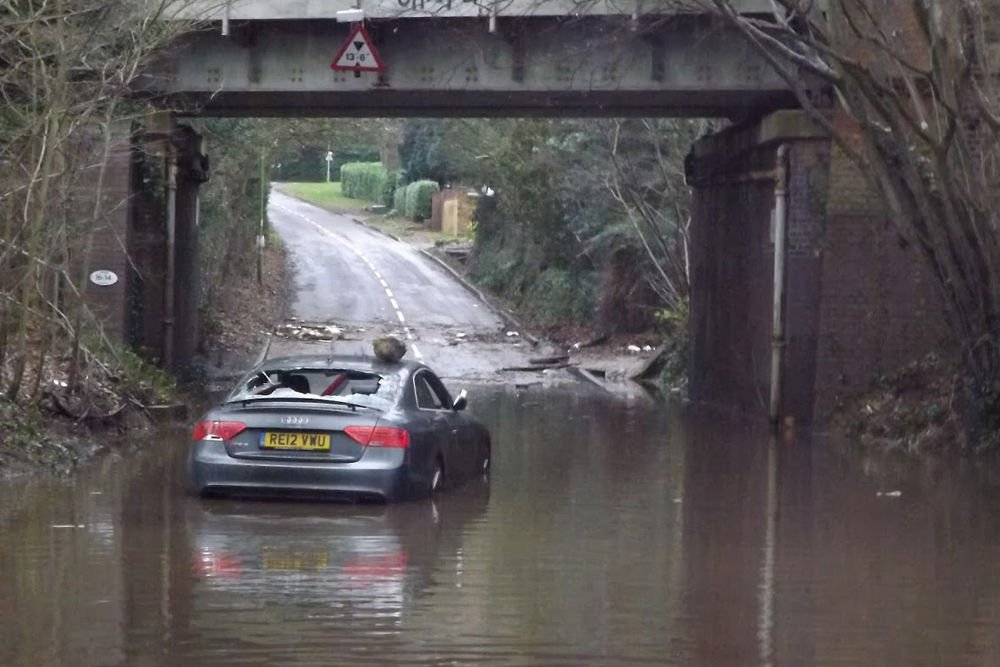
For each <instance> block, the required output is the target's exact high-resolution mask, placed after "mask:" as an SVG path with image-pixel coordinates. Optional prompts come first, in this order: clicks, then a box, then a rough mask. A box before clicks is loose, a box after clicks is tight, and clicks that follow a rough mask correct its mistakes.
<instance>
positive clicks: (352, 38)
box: [330, 23, 385, 72]
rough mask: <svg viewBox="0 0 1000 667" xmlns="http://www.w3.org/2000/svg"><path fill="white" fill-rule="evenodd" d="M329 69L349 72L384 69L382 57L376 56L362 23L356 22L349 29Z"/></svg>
mask: <svg viewBox="0 0 1000 667" xmlns="http://www.w3.org/2000/svg"><path fill="white" fill-rule="evenodd" d="M330 69H336V70H346V71H350V72H381V71H382V70H384V69H385V65H383V64H382V59H381V58H379V57H378V51H376V50H375V46H374V45H373V44H372V38H371V37H369V36H368V33H367V32H366V31H365V27H364V26H363V25H362V24H360V23H359V24H357V25H356V26H354V28H353V29H352V30H351V34H349V35H348V36H347V41H346V42H344V45H343V46H342V47H340V51H338V52H337V55H336V56H334V57H333V62H331V63H330Z"/></svg>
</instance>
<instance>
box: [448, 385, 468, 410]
mask: <svg viewBox="0 0 1000 667" xmlns="http://www.w3.org/2000/svg"><path fill="white" fill-rule="evenodd" d="M468 404H469V394H468V393H467V392H466V391H465V390H464V389H463V390H462V391H460V392H458V398H456V399H455V402H454V403H452V404H451V409H452V410H464V409H465V406H467V405H468Z"/></svg>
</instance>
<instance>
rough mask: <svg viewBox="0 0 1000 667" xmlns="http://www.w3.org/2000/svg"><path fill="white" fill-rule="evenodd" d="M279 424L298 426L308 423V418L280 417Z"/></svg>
mask: <svg viewBox="0 0 1000 667" xmlns="http://www.w3.org/2000/svg"><path fill="white" fill-rule="evenodd" d="M281 423H282V424H296V425H298V424H308V423H309V417H282V418H281Z"/></svg>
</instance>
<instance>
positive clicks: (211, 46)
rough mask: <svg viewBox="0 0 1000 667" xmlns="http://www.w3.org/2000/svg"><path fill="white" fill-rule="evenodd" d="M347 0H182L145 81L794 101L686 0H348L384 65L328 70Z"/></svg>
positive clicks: (704, 108) (345, 104) (522, 105)
mask: <svg viewBox="0 0 1000 667" xmlns="http://www.w3.org/2000/svg"><path fill="white" fill-rule="evenodd" d="M356 4H357V3H356V2H349V1H347V0H331V1H330V2H315V1H310V0H300V1H298V2H294V1H289V2H266V1H264V0H245V1H244V2H239V1H238V0H234V2H232V3H231V5H230V6H229V8H228V10H227V9H226V8H225V6H223V5H222V4H220V3H218V2H214V3H211V4H209V3H205V4H204V6H202V7H199V6H197V5H196V6H194V7H191V8H189V9H188V11H187V13H186V14H185V16H191V17H194V16H198V17H200V18H202V19H206V20H207V23H202V24H200V25H202V26H203V29H200V30H197V31H192V32H190V33H188V34H186V35H184V36H183V37H182V38H181V39H180V40H179V41H178V43H177V45H176V47H175V48H174V49H173V50H172V52H171V53H170V55H169V56H168V57H166V58H165V59H164V60H163V61H161V63H160V64H159V66H158V67H156V68H155V71H154V73H153V76H152V77H151V78H150V80H149V85H148V88H149V92H151V93H154V94H162V95H165V96H166V98H167V101H168V103H169V104H170V106H171V107H173V108H180V109H183V110H186V111H189V112H190V113H192V114H196V115H224V116H233V115H253V116H281V115H289V116H330V115H336V116H373V115H374V116H521V115H546V116H558V115H567V116H577V117H579V116H622V115H644V116H654V115H655V116H663V115H670V116H692V117H695V116H696V117H707V116H726V117H730V118H743V117H750V116H755V115H760V114H761V113H764V112H766V111H770V110H773V109H777V108H792V107H795V106H796V102H795V99H794V96H793V95H792V93H791V91H790V89H789V87H788V85H787V84H786V82H785V81H783V80H782V79H781V78H780V77H779V76H778V75H777V74H776V73H775V72H774V71H773V70H772V68H771V67H770V66H769V65H768V64H767V62H766V61H765V60H764V59H763V58H761V57H760V56H759V55H758V54H757V53H756V51H755V50H754V49H753V47H752V46H751V45H750V44H748V43H746V42H745V41H744V40H743V39H742V38H741V37H740V35H738V34H737V33H736V32H735V31H734V30H733V29H732V28H729V27H727V26H725V25H722V24H719V23H718V22H717V21H713V20H712V19H711V18H710V17H708V16H706V15H705V14H704V13H698V12H695V11H692V5H691V3H690V2H681V3H670V2H663V3H649V2H645V3H644V2H604V1H601V2H580V1H579V0H576V1H570V0H504V1H502V2H483V1H480V2H467V1H464V0H377V1H372V2H363V3H361V7H362V11H363V14H364V18H365V26H366V30H367V31H368V33H369V35H370V36H371V40H372V47H373V48H374V49H375V50H376V51H377V53H378V54H379V56H380V58H381V60H382V61H383V63H384V65H385V68H384V70H383V71H380V72H365V71H358V72H352V71H346V72H345V71H334V70H332V69H331V67H330V64H331V61H332V60H333V59H334V57H335V55H336V54H337V52H338V50H339V49H340V47H341V45H343V44H344V42H345V40H347V38H348V35H349V32H350V30H351V27H352V24H351V23H345V22H340V21H339V20H338V16H343V14H342V13H343V12H345V11H349V10H351V9H352V8H354V7H355V6H356ZM744 4H745V9H746V10H747V11H765V10H766V11H770V3H769V2H766V1H760V0H753V1H749V0H748V2H746V3H744ZM633 5H634V7H633ZM209 6H211V7H213V8H214V9H212V10H211V11H209V10H208V9H207V8H208V7H209ZM630 7H632V10H633V11H629V8H630ZM651 7H653V8H655V10H651V9H650V8H651ZM685 8H686V9H685Z"/></svg>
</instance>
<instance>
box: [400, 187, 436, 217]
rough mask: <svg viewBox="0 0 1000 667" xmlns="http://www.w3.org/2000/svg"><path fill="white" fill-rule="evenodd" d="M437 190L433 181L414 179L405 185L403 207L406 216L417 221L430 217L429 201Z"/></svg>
mask: <svg viewBox="0 0 1000 667" xmlns="http://www.w3.org/2000/svg"><path fill="white" fill-rule="evenodd" d="M438 190H439V188H438V184H437V182H435V181H426V180H425V181H415V182H413V183H410V184H409V185H407V186H406V207H405V209H404V212H405V214H406V217H407V218H410V219H411V220H417V221H418V222H419V221H421V220H426V219H427V218H429V217H431V201H432V199H433V198H434V193H435V192H437V191H438Z"/></svg>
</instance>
